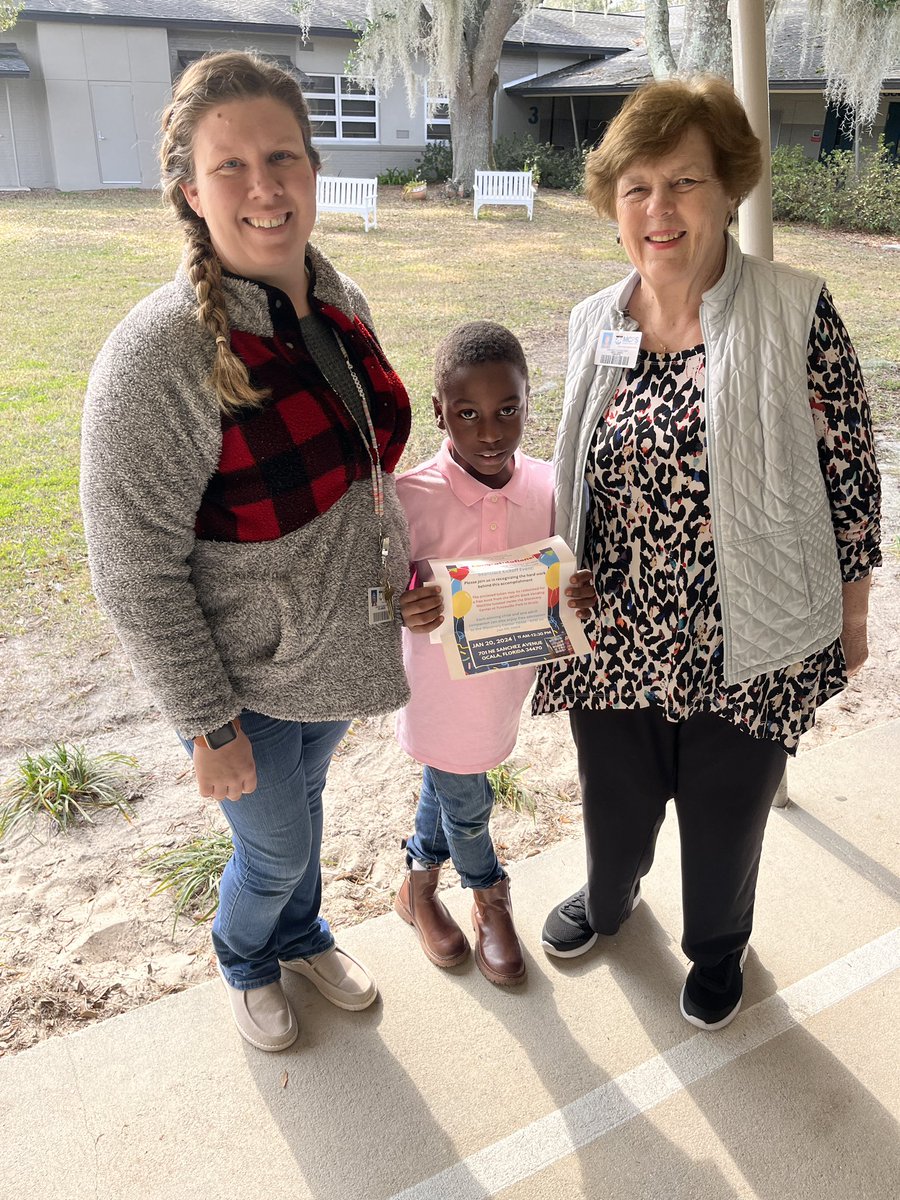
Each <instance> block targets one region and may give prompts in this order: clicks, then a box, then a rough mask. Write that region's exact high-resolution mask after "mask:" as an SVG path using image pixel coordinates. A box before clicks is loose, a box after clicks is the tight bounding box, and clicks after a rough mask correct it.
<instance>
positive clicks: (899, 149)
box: [884, 100, 900, 162]
mask: <svg viewBox="0 0 900 1200" xmlns="http://www.w3.org/2000/svg"><path fill="white" fill-rule="evenodd" d="M884 144H885V146H887V149H888V153H889V154H890V156H891V158H892V159H893V160H894V162H900V104H898V103H897V101H896V100H892V101H891V103H890V104H889V105H888V110H887V120H886V121H885V123H884Z"/></svg>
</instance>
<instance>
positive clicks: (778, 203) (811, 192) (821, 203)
mask: <svg viewBox="0 0 900 1200" xmlns="http://www.w3.org/2000/svg"><path fill="white" fill-rule="evenodd" d="M772 211H773V215H774V217H775V219H776V220H778V221H805V222H808V223H810V224H812V225H819V226H821V227H822V228H824V229H856V230H861V231H864V232H868V233H893V234H895V235H896V234H897V233H898V232H900V167H898V166H897V165H896V164H894V163H893V162H892V161H891V158H890V155H889V154H888V152H887V150H886V149H885V147H884V145H883V144H881V145H880V146H879V147H878V149H877V150H874V151H873V150H866V151H864V152H863V153H862V155H861V156H860V174H859V178H858V179H857V177H856V171H855V164H854V159H853V154H852V153H851V152H850V151H848V150H835V151H833V152H832V153H831V154H828V155H826V156H825V157H824V158H823V159H822V160H821V161H819V162H814V161H811V160H810V159H807V158H806V157H805V155H804V153H803V150H802V148H801V147H800V146H779V147H778V148H777V149H776V150H775V151H773V153H772Z"/></svg>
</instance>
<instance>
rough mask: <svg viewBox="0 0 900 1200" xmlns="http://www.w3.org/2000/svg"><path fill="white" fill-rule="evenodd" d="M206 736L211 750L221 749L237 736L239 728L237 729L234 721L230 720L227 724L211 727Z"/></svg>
mask: <svg viewBox="0 0 900 1200" xmlns="http://www.w3.org/2000/svg"><path fill="white" fill-rule="evenodd" d="M205 736H206V744H207V746H209V748H210V750H219V749H221V747H222V746H227V745H228V743H229V742H233V741H234V739H235V738H236V737H237V729H235V726H234V721H229V722H228V723H227V724H226V725H220V726H219V728H218V729H211V730H210V731H209V733H207V734H206V735H205Z"/></svg>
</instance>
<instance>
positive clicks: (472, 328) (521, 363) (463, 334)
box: [434, 321, 528, 395]
mask: <svg viewBox="0 0 900 1200" xmlns="http://www.w3.org/2000/svg"><path fill="white" fill-rule="evenodd" d="M489 362H507V363H511V364H512V366H514V367H518V369H519V370H520V371H521V372H522V375H523V376H524V377H525V382H526V383H528V364H527V363H526V361H525V351H524V350H523V349H522V345H521V343H520V341H519V339H518V338H517V337H516V335H515V334H514V333H512V332H511V331H510V330H509V329H507V328H506V326H505V325H498V324H497V323H496V322H495V321H467V322H466V323H465V324H464V325H457V326H456V328H455V329H451V331H450V332H449V333H448V334H447V336H446V337H445V338H444V339H443V341H442V342H441V343H440V345H439V346H438V348H437V352H436V354H435V359H434V389H435V391H436V392H437V394H438V395H440V393H441V392H442V391H443V390H444V388H445V386H446V383H447V380H448V379H449V377H450V376H451V375H452V374H453V372H454V371H457V370H459V368H460V367H474V366H476V365H477V364H478V363H489Z"/></svg>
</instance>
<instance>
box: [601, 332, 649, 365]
mask: <svg viewBox="0 0 900 1200" xmlns="http://www.w3.org/2000/svg"><path fill="white" fill-rule="evenodd" d="M641 337H642V334H641V331H640V330H639V329H635V330H633V331H632V330H629V329H601V330H600V337H599V338H598V339H597V353H596V354H595V355H594V362H595V363H596V364H597V366H598V367H633V366H634V364H635V363H636V362H637V359H638V350H640V348H641Z"/></svg>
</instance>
